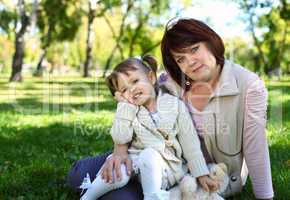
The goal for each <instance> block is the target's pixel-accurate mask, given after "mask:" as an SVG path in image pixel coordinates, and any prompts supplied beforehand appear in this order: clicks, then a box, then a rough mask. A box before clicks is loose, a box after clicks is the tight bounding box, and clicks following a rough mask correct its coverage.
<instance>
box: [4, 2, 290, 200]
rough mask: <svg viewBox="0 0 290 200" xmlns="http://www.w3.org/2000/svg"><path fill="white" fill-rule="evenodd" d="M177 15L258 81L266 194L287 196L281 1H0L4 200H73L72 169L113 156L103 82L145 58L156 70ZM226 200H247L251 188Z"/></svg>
mask: <svg viewBox="0 0 290 200" xmlns="http://www.w3.org/2000/svg"><path fill="white" fill-rule="evenodd" d="M175 16H182V17H194V18H197V19H200V20H202V21H204V22H206V23H207V24H208V25H210V26H211V27H212V28H213V29H214V30H215V31H217V32H218V33H219V34H220V35H221V36H222V38H223V40H224V43H225V46H226V58H227V59H230V60H232V61H234V62H236V63H239V64H241V65H243V66H246V67H247V68H249V69H250V70H253V71H255V72H256V73H258V74H259V75H260V76H261V78H262V79H263V80H264V81H265V83H266V86H267V89H268V91H269V100H268V113H267V117H268V124H267V137H268V143H269V146H270V156H271V161H272V163H271V166H272V176H273V186H274V190H275V195H276V199H285V200H286V199H288V198H289V197H290V190H289V188H290V178H289V176H290V114H289V113H290V76H289V74H290V56H289V55H290V34H289V32H290V28H289V26H290V21H289V20H290V3H289V1H288V0H249V1H248V0H232V1H230V0H220V1H215V0H204V1H201V0H200V1H197V0H192V1H189V0H183V1H182V0H172V1H168V0H155V1H153V0H138V1H133V0H1V1H0V199H1V200H2V199H3V200H6V199H16V200H23V199H33V200H34V199H78V195H77V194H74V193H73V192H72V191H70V190H69V189H68V188H67V185H66V182H65V181H66V174H67V171H68V170H69V168H70V166H71V165H72V163H73V162H74V161H75V160H78V159H80V158H83V157H86V156H93V155H97V154H101V153H103V152H105V151H108V150H110V149H111V148H112V140H111V139H110V136H109V129H110V126H111V123H112V119H113V116H114V110H115V108H116V103H115V101H114V100H113V99H112V97H111V95H110V94H109V92H108V89H107V87H106V85H105V83H104V77H105V75H106V74H107V73H108V72H110V70H111V69H112V68H113V66H114V65H115V64H116V63H118V62H120V61H121V60H122V59H124V58H127V57H132V56H142V55H144V54H147V53H150V54H152V55H154V56H156V58H157V59H158V61H159V63H160V72H161V71H162V69H163V67H162V62H161V54H160V40H161V38H162V34H163V32H164V29H165V25H166V22H167V21H168V20H169V19H171V18H172V17H175ZM233 199H254V196H253V194H252V189H251V183H250V181H248V182H247V186H246V188H245V190H244V191H243V193H242V194H241V195H240V196H237V197H235V198H233Z"/></svg>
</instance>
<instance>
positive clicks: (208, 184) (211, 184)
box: [197, 175, 219, 192]
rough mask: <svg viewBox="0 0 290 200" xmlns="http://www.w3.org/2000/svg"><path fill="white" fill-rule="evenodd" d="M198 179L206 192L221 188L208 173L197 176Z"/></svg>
mask: <svg viewBox="0 0 290 200" xmlns="http://www.w3.org/2000/svg"><path fill="white" fill-rule="evenodd" d="M197 180H198V182H199V184H200V185H201V187H202V188H203V190H204V191H206V192H214V191H216V190H218V188H219V184H218V182H217V181H215V180H213V179H211V178H210V177H209V176H208V175H205V176H200V177H197Z"/></svg>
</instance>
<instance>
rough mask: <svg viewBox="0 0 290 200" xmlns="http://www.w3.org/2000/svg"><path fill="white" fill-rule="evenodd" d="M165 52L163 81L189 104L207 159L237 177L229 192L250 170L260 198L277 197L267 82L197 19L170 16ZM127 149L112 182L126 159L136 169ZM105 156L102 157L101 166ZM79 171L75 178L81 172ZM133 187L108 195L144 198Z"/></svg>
mask: <svg viewBox="0 0 290 200" xmlns="http://www.w3.org/2000/svg"><path fill="white" fill-rule="evenodd" d="M161 51H162V58H163V63H164V67H165V69H166V71H167V72H168V75H162V76H161V77H160V81H159V82H160V84H163V85H165V86H166V87H167V88H168V90H169V91H170V92H171V93H172V94H174V95H176V96H179V97H180V98H181V99H183V101H184V102H185V103H186V105H187V107H188V109H189V112H190V114H191V117H192V120H193V123H194V124H195V127H196V129H197V131H198V134H199V136H200V139H201V146H202V149H203V153H204V156H205V157H206V158H207V161H208V162H210V161H214V162H224V163H226V164H227V166H228V168H229V176H230V178H231V181H230V187H229V188H228V190H227V194H226V196H232V195H234V194H236V193H238V192H240V191H241V189H242V186H243V185H244V183H245V181H246V178H247V174H248V172H249V175H250V177H251V180H252V185H253V191H254V194H255V196H256V198H257V199H273V188H272V179H271V169H270V159H269V152H268V145H267V140H266V134H265V126H266V119H265V118H266V102H267V92H266V89H265V86H264V84H263V82H262V81H261V80H260V79H259V78H258V76H256V75H255V74H254V73H252V72H250V71H248V70H246V69H245V68H243V67H241V66H239V65H236V64H233V63H231V62H229V61H225V59H224V45H223V42H222V40H221V38H220V37H219V36H218V35H217V34H216V33H215V32H214V31H213V30H212V29H211V28H210V27H208V26H207V25H206V24H204V23H202V22H200V21H198V20H195V19H179V20H176V21H170V22H169V23H168V24H167V27H166V30H165V33H164V36H163V39H162V43H161ZM127 148H128V147H127V145H119V146H115V149H114V152H113V154H112V156H110V158H109V159H107V160H106V162H105V167H104V168H103V171H102V175H103V178H104V179H105V180H107V181H112V171H113V169H114V170H115V171H116V176H117V177H119V176H120V169H119V168H120V167H119V166H120V163H123V162H124V163H125V164H126V166H127V169H128V173H130V171H131V161H130V160H129V159H128V154H127ZM101 158H102V157H97V158H95V160H96V159H101ZM103 160H105V158H103ZM103 160H100V161H97V162H99V163H98V165H102V164H103V163H101V164H100V162H102V161H103ZM81 163H82V165H84V164H85V162H80V161H79V163H78V164H76V165H81ZM87 166H88V165H87ZM72 170H74V168H73V169H72ZM74 173H80V172H79V170H76V172H74ZM74 173H72V174H71V176H70V177H77V175H74ZM80 182H81V181H80ZM80 182H79V183H80ZM135 187H136V184H135ZM136 188H138V189H140V186H138V187H136ZM128 190H134V183H132V185H129V186H128V187H127V188H124V189H123V190H122V191H115V192H112V194H111V195H112V196H110V197H108V198H106V197H105V196H104V197H103V198H104V199H120V197H124V199H140V198H142V196H138V195H140V193H141V192H140V191H139V190H138V191H136V192H130V191H129V192H128ZM114 193H115V194H114ZM115 195H116V196H115Z"/></svg>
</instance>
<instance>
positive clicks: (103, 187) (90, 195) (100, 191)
mask: <svg viewBox="0 0 290 200" xmlns="http://www.w3.org/2000/svg"><path fill="white" fill-rule="evenodd" d="M121 173H122V180H121V181H117V178H116V176H115V174H113V179H114V183H106V182H105V181H104V180H103V179H102V177H101V175H97V177H96V178H95V180H94V181H93V182H92V183H91V184H90V186H89V187H88V189H87V191H86V192H85V193H84V195H83V196H82V197H81V200H96V199H97V198H99V197H101V196H103V195H104V194H105V193H107V192H110V191H112V190H115V189H118V188H121V187H123V186H125V185H126V184H127V183H128V182H129V180H130V177H129V176H128V175H127V173H126V166H125V165H121Z"/></svg>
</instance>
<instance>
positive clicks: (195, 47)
mask: <svg viewBox="0 0 290 200" xmlns="http://www.w3.org/2000/svg"><path fill="white" fill-rule="evenodd" d="M198 48H199V46H194V47H192V48H191V53H195V52H196V51H197V50H198Z"/></svg>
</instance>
